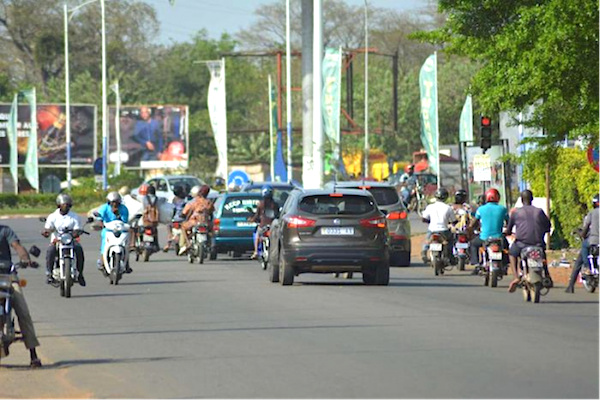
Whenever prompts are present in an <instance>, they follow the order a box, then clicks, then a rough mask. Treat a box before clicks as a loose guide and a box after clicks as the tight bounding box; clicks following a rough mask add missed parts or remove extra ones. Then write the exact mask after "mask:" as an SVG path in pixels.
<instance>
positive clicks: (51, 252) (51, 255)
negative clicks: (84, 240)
mask: <svg viewBox="0 0 600 400" xmlns="http://www.w3.org/2000/svg"><path fill="white" fill-rule="evenodd" d="M73 251H74V252H75V259H76V262H77V271H79V273H80V274H81V273H83V264H84V261H85V259H84V256H83V249H82V248H81V245H80V244H79V243H75V245H74V246H73ZM57 254H58V249H57V248H56V245H54V244H50V245H49V246H48V249H47V250H46V275H48V276H52V270H53V269H54V266H55V265H56V255H57Z"/></svg>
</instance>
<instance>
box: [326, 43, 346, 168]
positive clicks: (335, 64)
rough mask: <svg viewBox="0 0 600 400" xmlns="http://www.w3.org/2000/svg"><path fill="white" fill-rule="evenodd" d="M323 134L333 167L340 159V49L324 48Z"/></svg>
mask: <svg viewBox="0 0 600 400" xmlns="http://www.w3.org/2000/svg"><path fill="white" fill-rule="evenodd" d="M322 69H323V92H322V94H321V95H322V103H323V106H322V107H323V132H324V133H325V137H327V139H328V140H329V143H330V144H331V151H332V153H333V154H332V157H331V161H332V164H333V165H337V164H338V162H339V159H340V151H339V150H340V104H341V96H342V92H341V89H342V85H341V81H342V49H341V48H337V49H333V48H326V49H325V56H324V57H323V66H322Z"/></svg>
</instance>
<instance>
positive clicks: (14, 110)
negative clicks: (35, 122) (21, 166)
mask: <svg viewBox="0 0 600 400" xmlns="http://www.w3.org/2000/svg"><path fill="white" fill-rule="evenodd" d="M18 109H19V95H18V94H16V93H15V97H14V98H13V102H12V106H11V107H10V114H9V116H8V139H9V143H10V174H11V175H12V178H13V182H14V183H15V193H19V175H18V170H17V165H18V164H17V163H18V157H19V153H18V150H17V114H18Z"/></svg>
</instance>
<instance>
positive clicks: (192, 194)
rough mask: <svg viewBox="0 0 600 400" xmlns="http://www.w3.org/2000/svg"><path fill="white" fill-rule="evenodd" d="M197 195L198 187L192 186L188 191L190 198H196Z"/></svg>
mask: <svg viewBox="0 0 600 400" xmlns="http://www.w3.org/2000/svg"><path fill="white" fill-rule="evenodd" d="M198 193H200V186H198V185H196V186H192V188H191V189H190V196H192V197H196V196H198Z"/></svg>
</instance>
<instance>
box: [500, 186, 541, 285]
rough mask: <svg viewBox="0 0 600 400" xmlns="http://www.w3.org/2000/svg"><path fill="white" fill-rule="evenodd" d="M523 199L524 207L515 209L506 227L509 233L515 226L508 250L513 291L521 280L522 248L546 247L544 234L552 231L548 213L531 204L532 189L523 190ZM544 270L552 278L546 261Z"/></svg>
mask: <svg viewBox="0 0 600 400" xmlns="http://www.w3.org/2000/svg"><path fill="white" fill-rule="evenodd" d="M521 201H522V202H523V207H521V208H515V209H514V210H513V212H512V213H511V215H510V219H509V220H508V226H507V227H506V233H507V234H510V233H511V232H512V230H513V227H514V228H515V241H514V242H513V244H512V245H511V246H510V249H509V250H508V253H509V256H510V269H511V271H512V273H513V277H514V279H513V280H512V282H510V284H509V285H508V291H509V292H511V293H512V292H514V291H515V290H516V289H517V285H518V284H519V282H520V281H521V279H520V278H519V267H518V264H517V261H518V258H519V257H520V255H521V250H523V249H524V248H525V247H527V246H540V247H541V248H542V249H545V248H546V244H545V243H544V235H545V234H546V233H547V232H550V220H549V219H548V217H547V216H546V213H544V211H543V210H542V209H541V208H537V207H534V206H532V205H531V202H532V201H533V193H531V190H523V191H522V192H521ZM544 272H545V273H546V276H547V277H548V278H550V274H549V273H548V267H547V265H546V263H544Z"/></svg>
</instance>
